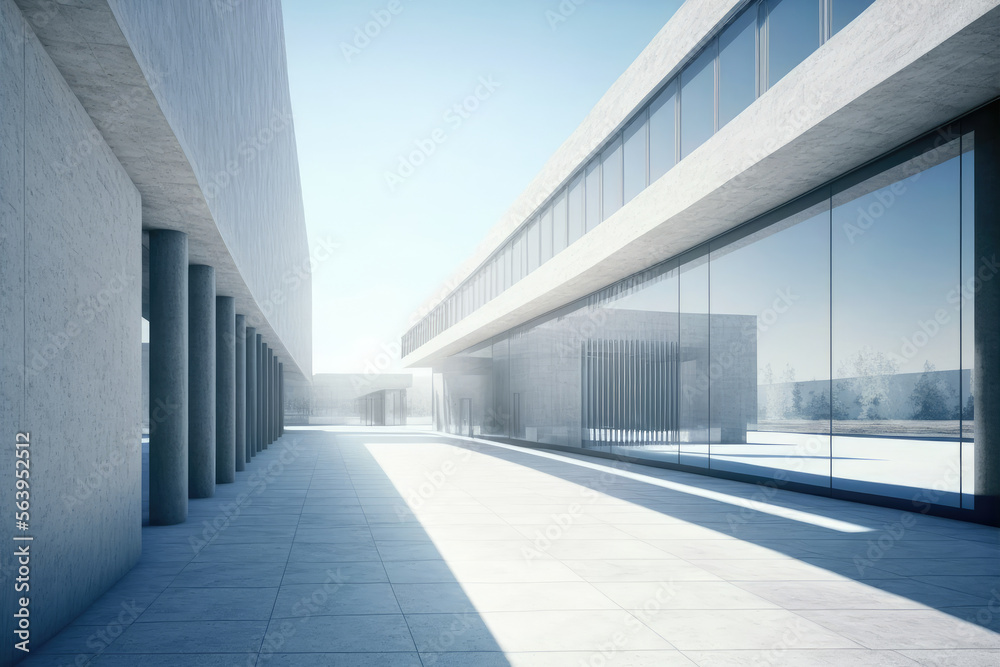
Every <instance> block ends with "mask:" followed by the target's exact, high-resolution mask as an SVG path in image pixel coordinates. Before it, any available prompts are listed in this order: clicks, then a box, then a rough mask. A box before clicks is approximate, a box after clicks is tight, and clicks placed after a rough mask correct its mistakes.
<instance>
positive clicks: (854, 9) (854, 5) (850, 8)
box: [831, 0, 875, 34]
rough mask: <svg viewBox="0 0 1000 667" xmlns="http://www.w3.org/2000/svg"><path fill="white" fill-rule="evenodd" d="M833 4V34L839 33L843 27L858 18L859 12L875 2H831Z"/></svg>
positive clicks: (836, 0) (839, 0)
mask: <svg viewBox="0 0 1000 667" xmlns="http://www.w3.org/2000/svg"><path fill="white" fill-rule="evenodd" d="M831 1H832V2H833V32H834V34H836V33H838V32H840V31H841V30H843V29H844V27H845V26H846V25H847V24H848V23H850V22H851V21H853V20H854V19H856V18H858V16H860V15H861V12H863V11H865V10H866V9H868V7H869V6H870V5H871V4H872V3H873V2H874V1H875V0H831Z"/></svg>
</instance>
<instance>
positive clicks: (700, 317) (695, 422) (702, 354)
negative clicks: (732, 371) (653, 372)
mask: <svg viewBox="0 0 1000 667" xmlns="http://www.w3.org/2000/svg"><path fill="white" fill-rule="evenodd" d="M708 313H709V294H708V256H707V255H704V256H702V257H699V258H697V259H694V260H691V261H689V262H687V263H685V264H682V265H681V270H680V351H679V360H678V361H679V363H678V367H679V384H680V391H679V394H678V396H679V401H678V403H679V405H678V411H679V421H680V424H679V426H680V459H679V460H680V463H682V464H686V465H692V466H699V467H708V454H709V445H708V443H709V431H708V429H709V413H708V407H709V406H708V401H709V393H708V391H709V384H708V379H709V355H708V336H709V329H708Z"/></svg>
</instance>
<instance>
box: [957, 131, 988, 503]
mask: <svg viewBox="0 0 1000 667" xmlns="http://www.w3.org/2000/svg"><path fill="white" fill-rule="evenodd" d="M975 163H976V152H975V135H974V133H972V132H970V133H968V134H966V135H965V136H963V137H962V164H961V169H962V284H961V287H960V288H959V293H958V294H957V295H954V294H950V295H949V296H951V300H952V301H955V300H957V301H958V307H959V309H960V310H961V311H962V392H961V398H962V400H961V404H962V507H964V508H966V509H975V508H974V502H973V496H974V494H975V479H976V475H975V473H976V469H975V462H976V455H975V454H976V453H975V430H976V406H975V395H976V386H975V383H974V382H973V378H972V367H973V362H974V361H975V352H976V344H975V326H976V299H975V294H976V281H977V279H978V278H977V271H978V270H979V269H980V268H981V265H980V263H979V262H977V261H976V225H975V218H976V197H975V175H976V164H975ZM953 307H954V304H953Z"/></svg>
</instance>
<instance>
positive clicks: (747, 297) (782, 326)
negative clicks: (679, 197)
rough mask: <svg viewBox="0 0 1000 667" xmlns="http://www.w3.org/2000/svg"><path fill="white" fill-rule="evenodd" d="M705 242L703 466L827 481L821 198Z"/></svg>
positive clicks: (825, 237)
mask: <svg viewBox="0 0 1000 667" xmlns="http://www.w3.org/2000/svg"><path fill="white" fill-rule="evenodd" d="M763 225H766V226H763ZM712 247H713V250H712V258H711V262H712V284H711V302H712V315H711V335H710V336H709V339H710V346H711V367H712V378H711V380H712V382H711V400H710V404H711V412H712V467H713V468H715V469H719V470H731V471H734V472H744V473H750V474H757V475H767V474H772V472H773V470H775V469H780V470H782V471H784V474H785V475H787V478H788V479H791V480H794V481H797V482H802V483H807V484H816V485H819V486H827V485H828V484H829V475H830V201H829V198H828V197H823V198H822V200H821V201H820V202H819V203H817V204H815V205H813V206H810V207H807V208H805V209H804V210H800V211H796V212H795V213H792V214H789V215H788V216H787V217H784V218H783V219H780V220H775V219H771V220H766V221H762V222H761V224H757V225H753V226H752V227H751V228H749V229H744V230H739V231H737V232H736V233H734V234H731V235H729V236H728V237H723V238H721V239H719V241H718V242H716V243H713V244H712Z"/></svg>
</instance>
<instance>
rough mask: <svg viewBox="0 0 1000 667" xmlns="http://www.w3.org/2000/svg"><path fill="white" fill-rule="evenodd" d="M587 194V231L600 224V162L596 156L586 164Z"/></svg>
mask: <svg viewBox="0 0 1000 667" xmlns="http://www.w3.org/2000/svg"><path fill="white" fill-rule="evenodd" d="M584 189H585V191H586V196H587V206H586V214H585V217H586V221H587V231H588V232H589V231H590V230H592V229H594V228H595V227H597V225H599V224H601V162H600V160H598V159H597V158H594V159H593V160H591V161H590V164H588V165H587V180H586V184H585V188H584Z"/></svg>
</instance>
